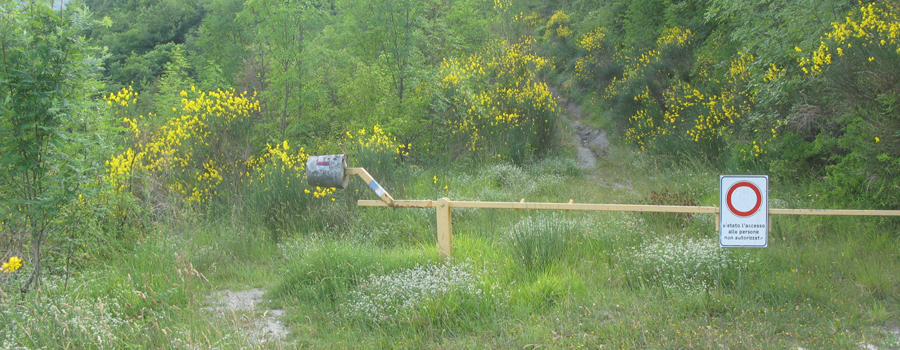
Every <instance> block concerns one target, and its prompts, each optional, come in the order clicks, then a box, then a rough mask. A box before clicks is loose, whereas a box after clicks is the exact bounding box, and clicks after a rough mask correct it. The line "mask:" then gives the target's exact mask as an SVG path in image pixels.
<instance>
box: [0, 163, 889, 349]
mask: <svg viewBox="0 0 900 350" xmlns="http://www.w3.org/2000/svg"><path fill="white" fill-rule="evenodd" d="M600 164H601V167H600V168H599V169H596V170H595V171H592V172H587V173H584V172H581V171H579V170H577V169H576V168H574V165H573V162H572V161H571V160H567V159H565V158H550V159H547V160H544V161H542V162H540V163H537V164H531V165H526V166H524V167H517V166H513V165H508V164H497V165H493V166H488V167H485V168H483V169H477V170H472V169H449V170H448V169H429V168H414V169H410V171H409V172H408V173H407V174H405V175H404V176H407V177H408V180H407V181H406V182H405V184H404V188H403V190H402V193H403V194H404V198H400V197H398V199H406V198H410V199H437V198H441V197H448V198H451V199H456V200H492V201H493V200H499V201H518V200H520V199H522V198H525V199H526V200H528V201H550V202H567V201H568V200H569V199H573V200H575V201H576V202H585V203H638V202H640V201H642V200H646V199H647V198H649V197H650V196H651V194H652V191H657V192H660V191H663V190H668V191H670V192H673V193H681V194H683V195H684V196H690V197H691V199H692V200H694V201H695V202H696V203H697V204H699V205H716V202H717V191H716V186H717V183H718V175H719V174H718V172H717V171H716V170H714V169H712V168H710V167H709V166H706V165H702V164H699V165H693V166H680V167H672V166H671V164H670V163H669V162H667V161H666V160H665V159H660V158H653V157H649V156H646V155H641V154H635V153H633V152H631V151H629V150H626V149H621V148H613V149H611V150H610V152H609V155H608V157H607V158H605V159H603V160H602V161H601V162H600ZM351 190H354V189H351ZM388 190H389V191H390V190H391V188H388ZM348 197H349V198H347V199H346V200H345V199H344V198H343V197H340V195H338V197H337V198H338V199H339V200H336V201H334V202H330V201H329V203H325V204H322V205H321V206H319V207H317V208H316V209H315V210H316V211H313V212H310V213H306V214H304V216H302V220H299V221H298V222H296V223H293V224H291V225H289V226H283V227H286V228H290V231H284V232H282V233H281V234H280V235H279V237H278V239H277V240H275V239H273V236H272V235H271V233H270V231H269V230H267V229H266V228H264V227H248V226H253V225H251V224H247V223H241V222H240V221H239V220H232V219H231V218H227V217H226V218H224V219H221V220H211V219H196V220H192V221H187V219H183V221H179V222H174V221H173V222H170V223H167V224H165V225H161V227H159V228H157V229H156V230H154V232H155V233H154V234H152V235H149V236H147V237H144V238H143V240H142V241H141V242H139V243H137V244H136V245H135V246H134V247H133V248H131V249H129V250H127V251H122V252H120V253H119V255H117V256H112V257H110V258H108V259H104V260H101V261H96V263H95V265H93V266H90V267H86V268H83V269H81V270H77V272H76V273H75V274H74V275H73V276H71V278H70V279H69V281H68V285H67V286H65V285H64V284H65V280H64V279H63V278H60V277H54V278H51V279H48V281H47V283H46V285H45V287H44V289H43V290H42V291H41V292H40V293H31V294H29V295H27V296H25V297H24V298H20V297H19V296H18V295H16V294H14V293H13V292H12V291H11V289H10V287H11V286H12V285H13V284H12V283H7V284H4V285H2V288H3V290H4V296H3V298H2V303H0V324H4V325H6V327H0V342H3V343H0V344H2V346H0V347H4V348H7V347H14V346H23V347H27V348H37V347H47V348H162V347H171V348H246V347H263V348H279V347H288V348H294V347H301V348H302V347H313V348H347V347H356V348H407V349H422V348H425V349H428V348H533V347H543V348H579V347H582V348H600V347H603V348H626V349H627V348H634V349H647V348H650V349H680V348H700V349H708V348H723V347H724V348H728V349H760V348H763V349H785V348H797V347H802V348H805V349H857V348H860V347H862V346H864V345H865V344H872V345H874V346H877V347H878V348H879V349H890V348H897V347H898V346H900V339H898V338H900V336H898V335H897V334H896V330H897V329H898V324H900V323H898V321H900V317H898V316H900V306H898V305H900V300H898V296H900V277H898V276H900V242H898V237H900V235H898V234H897V232H898V231H897V228H898V221H897V220H896V219H888V218H866V217H850V218H847V217H844V218H837V217H791V216H776V217H774V218H773V223H774V227H773V229H772V232H771V233H770V245H769V247H768V248H764V249H727V250H723V249H720V248H717V247H716V246H715V242H717V234H716V232H715V229H714V227H713V226H714V224H713V223H714V220H715V218H714V217H713V216H712V215H694V216H691V217H687V218H678V219H674V218H673V219H672V220H667V219H665V218H662V219H658V218H651V217H648V216H645V215H640V214H637V213H615V212H612V213H597V212H574V211H573V212H563V211H560V212H534V211H525V210H522V211H516V210H493V209H457V210H454V211H453V225H454V226H453V232H454V259H453V260H452V261H451V262H449V265H444V264H443V263H442V262H440V261H439V259H438V254H437V250H436V247H435V245H436V239H435V214H434V211H433V210H431V209H391V208H356V207H355V206H354V205H353V204H354V203H353V202H352V198H355V197H361V198H374V195H373V194H371V193H364V192H360V193H354V194H353V195H352V196H349V195H348ZM771 197H772V198H777V199H778V203H779V205H781V206H786V207H792V208H806V207H809V208H822V207H829V206H833V205H834V204H833V203H827V202H823V200H822V199H819V198H818V197H815V196H814V195H813V196H810V195H809V194H808V193H806V192H804V190H800V189H799V187H798V186H793V187H787V188H785V187H778V186H777V184H773V186H772V191H771ZM184 217H191V216H190V215H185V216H184ZM316 218H321V219H322V220H333V221H334V222H325V223H323V222H308V221H310V220H313V219H316ZM333 218H339V219H333ZM11 281H14V279H11ZM64 287H65V288H64ZM253 287H257V288H263V289H265V290H267V291H268V294H267V298H269V299H271V303H269V304H267V305H264V306H267V307H280V308H284V309H285V310H286V311H287V315H286V317H284V319H283V321H284V322H285V323H286V324H287V326H288V327H289V329H290V331H291V334H290V335H289V337H288V339H286V340H285V342H284V343H263V344H249V343H248V342H247V337H246V333H247V329H249V328H251V327H252V324H253V320H254V318H256V317H258V316H259V314H261V313H262V312H263V311H262V310H264V309H260V311H259V312H257V313H251V312H248V313H237V314H232V315H225V316H224V317H220V316H217V315H215V314H214V313H211V312H209V311H205V310H203V309H201V307H204V306H209V305H210V303H211V302H210V301H209V300H208V299H207V296H208V295H210V294H211V293H213V292H215V291H218V290H225V289H231V290H236V289H245V288H253ZM373 300H377V301H378V302H377V303H372V301H373ZM366 302H369V304H366ZM101 305H102V306H101ZM373 305H375V306H377V307H376V308H374V309H373V308H372V307H375V306H373ZM366 307H369V308H368V309H367V308H366ZM82 327H84V328H82ZM46 330H52V331H46Z"/></svg>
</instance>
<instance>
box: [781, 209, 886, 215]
mask: <svg viewBox="0 0 900 350" xmlns="http://www.w3.org/2000/svg"><path fill="white" fill-rule="evenodd" d="M769 214H772V215H844V216H900V210H851V209H769Z"/></svg>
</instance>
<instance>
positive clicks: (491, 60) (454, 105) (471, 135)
mask: <svg viewBox="0 0 900 350" xmlns="http://www.w3.org/2000/svg"><path fill="white" fill-rule="evenodd" d="M533 44H534V40H533V39H531V38H527V39H525V40H523V41H522V42H519V43H510V42H507V41H505V40H497V41H493V42H491V43H489V44H488V45H487V47H486V50H485V51H484V53H474V54H472V55H470V56H469V57H466V58H463V59H456V58H450V59H445V60H444V61H443V63H442V64H441V70H440V77H441V89H442V91H443V93H444V94H445V95H446V99H445V100H446V101H447V102H448V106H447V107H449V109H450V111H451V113H450V115H449V116H448V117H446V118H445V119H444V120H443V126H442V131H443V135H442V136H444V137H446V138H447V139H448V140H449V141H450V143H453V144H459V145H460V146H462V147H464V150H466V151H468V152H481V151H487V152H486V153H489V154H495V153H498V152H497V151H496V150H500V149H507V150H508V151H510V148H511V147H512V148H517V147H514V146H513V145H511V144H510V141H511V139H510V138H511V137H512V135H513V134H515V135H518V136H516V140H521V141H523V142H525V143H526V144H527V147H549V144H550V140H549V138H550V137H551V136H552V132H553V128H554V125H555V119H556V118H555V115H556V113H557V105H556V100H555V99H554V98H553V96H552V94H551V93H550V88H549V87H548V86H547V84H546V83H544V82H543V81H541V80H540V79H539V78H538V76H537V74H538V72H539V71H541V70H543V69H546V68H549V67H550V66H551V64H550V62H549V61H548V60H547V59H546V58H544V57H541V56H539V55H537V54H535V53H534V52H533V51H532V48H531V46H532V45H533ZM508 146H510V147H508ZM521 146H525V145H520V147H521ZM492 150H494V151H492ZM511 151H512V152H513V153H520V154H522V153H527V152H528V151H525V150H522V149H515V150H511ZM538 151H540V150H538Z"/></svg>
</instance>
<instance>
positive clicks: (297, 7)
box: [238, 0, 327, 142]
mask: <svg viewBox="0 0 900 350" xmlns="http://www.w3.org/2000/svg"><path fill="white" fill-rule="evenodd" d="M325 8H327V7H325V6H323V4H321V3H318V2H316V1H311V0H295V1H288V2H281V1H273V0H250V1H248V2H246V3H245V4H244V10H243V11H242V12H241V13H240V14H239V15H238V19H239V20H240V21H241V22H242V23H244V24H245V25H249V26H252V28H254V32H253V35H255V42H254V44H253V46H256V48H257V49H258V50H259V52H261V53H262V54H263V55H264V58H263V59H264V60H265V62H267V63H268V65H267V66H268V67H269V68H270V69H271V70H272V71H271V72H270V73H269V74H267V75H266V83H267V84H269V87H270V88H269V89H267V91H263V95H262V97H263V98H265V99H268V100H270V101H278V100H280V101H278V102H280V105H281V106H280V108H279V109H280V110H281V112H280V122H279V123H278V134H279V138H278V140H279V142H282V141H284V140H285V132H286V131H287V128H288V124H289V122H290V120H289V119H288V116H289V113H294V110H295V111H296V119H297V120H298V121H299V120H302V119H303V89H304V83H305V77H304V74H303V67H304V58H305V56H304V53H305V51H306V47H307V39H308V36H309V35H310V33H311V32H312V29H313V28H315V27H316V26H317V22H318V20H319V19H320V18H321V17H322V16H323V9H325Z"/></svg>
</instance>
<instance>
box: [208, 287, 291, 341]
mask: <svg viewBox="0 0 900 350" xmlns="http://www.w3.org/2000/svg"><path fill="white" fill-rule="evenodd" d="M264 293H265V292H263V291H262V290H261V289H256V288H254V289H248V290H241V291H230V290H225V291H220V292H216V293H213V294H212V295H210V296H209V299H210V300H211V301H212V303H213V306H212V307H204V308H203V309H204V310H207V311H212V312H216V313H217V314H218V315H220V316H225V315H226V314H232V315H233V314H235V313H244V314H247V315H249V316H250V317H251V319H252V322H248V323H246V324H244V325H243V326H242V327H241V328H242V330H244V331H246V335H247V342H248V343H250V344H261V343H269V342H281V341H283V340H284V339H285V338H286V337H287V334H288V329H287V327H285V325H284V323H282V322H281V317H283V316H284V310H281V309H270V310H265V311H264V312H263V313H262V315H260V314H259V312H260V311H259V310H257V307H258V305H259V304H260V303H262V302H263V294H264Z"/></svg>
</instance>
